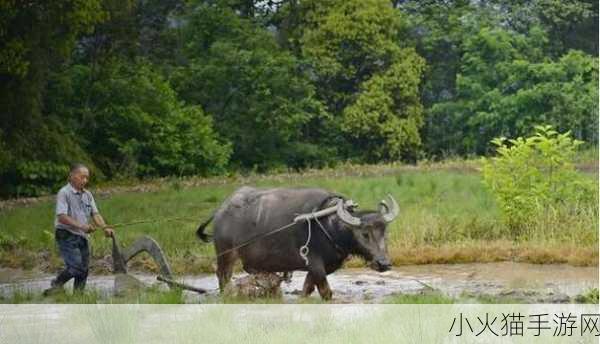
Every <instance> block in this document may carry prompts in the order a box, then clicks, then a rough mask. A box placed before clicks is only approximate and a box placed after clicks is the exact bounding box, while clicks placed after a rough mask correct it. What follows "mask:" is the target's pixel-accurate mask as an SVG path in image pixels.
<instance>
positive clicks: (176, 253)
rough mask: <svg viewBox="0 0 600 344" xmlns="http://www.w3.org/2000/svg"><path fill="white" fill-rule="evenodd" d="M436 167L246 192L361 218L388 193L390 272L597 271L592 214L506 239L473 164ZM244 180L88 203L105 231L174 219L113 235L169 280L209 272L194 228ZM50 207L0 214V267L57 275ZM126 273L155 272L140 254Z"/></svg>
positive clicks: (283, 180) (106, 251)
mask: <svg viewBox="0 0 600 344" xmlns="http://www.w3.org/2000/svg"><path fill="white" fill-rule="evenodd" d="M441 166H442V167H440V166H438V165H425V166H423V167H421V168H404V167H402V168H396V169H394V168H393V167H378V168H372V167H367V168H365V170H364V171H362V170H361V169H360V168H355V169H354V170H351V171H346V170H330V171H329V173H325V172H323V171H321V172H318V173H317V172H314V173H306V174H298V175H293V174H290V175H285V176H279V177H272V178H257V179H253V180H252V181H253V183H252V184H253V185H256V186H259V187H323V188H326V189H329V190H332V191H336V192H339V193H342V194H344V195H346V196H347V197H350V198H352V199H354V200H355V201H356V202H358V203H359V206H360V208H362V209H369V208H370V209H376V207H377V204H378V202H379V201H380V200H381V199H382V198H383V197H384V196H385V195H386V194H388V193H389V194H392V195H393V196H394V197H395V198H396V200H397V201H398V203H399V204H400V207H401V214H400V216H399V218H398V219H397V220H396V221H394V222H393V223H391V224H390V226H389V234H390V235H389V249H390V254H391V256H392V257H391V258H392V260H393V262H394V263H395V264H408V263H435V262H469V261H494V260H506V259H520V260H526V261H534V262H544V259H545V260H546V261H549V262H570V263H574V264H579V265H593V264H597V259H598V248H597V246H598V231H597V228H598V215H597V214H598V206H597V205H587V206H586V207H581V208H580V209H579V210H578V212H574V213H573V212H571V213H568V214H565V213H554V214H545V216H540V217H539V218H534V219H532V220H531V223H530V224H529V225H528V228H527V230H526V231H524V233H525V234H522V235H519V236H515V235H514V234H512V233H511V231H510V229H509V228H508V227H507V226H506V225H505V224H504V223H503V221H502V219H501V216H500V213H499V210H498V207H497V206H496V204H495V202H494V198H493V197H492V195H491V194H490V192H489V191H488V190H487V189H486V188H485V187H484V186H483V183H482V179H481V176H480V174H479V173H477V166H476V165H475V164H474V163H473V162H470V163H468V164H465V165H461V164H460V163H459V162H454V163H448V162H446V163H444V164H442V165H441ZM448 166H450V167H448ZM461 166H462V167H463V168H461ZM465 166H466V167H465ZM373 171H379V173H371V172H373ZM246 181H248V179H243V180H237V179H225V180H224V181H223V183H212V184H203V185H200V186H193V185H191V186H190V185H189V184H186V183H185V182H182V183H173V182H166V183H168V184H167V185H163V186H162V187H161V188H160V189H158V190H157V191H153V192H144V193H135V192H129V193H127V192H125V193H114V194H110V195H102V194H98V195H97V196H96V198H97V203H98V205H99V208H100V211H101V213H102V214H103V215H104V217H105V218H106V219H107V220H108V221H109V223H126V222H132V221H136V220H165V219H173V218H180V219H179V220H177V221H162V222H156V223H145V224H137V225H132V226H128V227H122V228H117V235H118V237H119V239H120V242H121V244H122V245H123V246H127V245H129V244H131V243H132V242H133V241H134V240H135V239H136V238H138V237H139V236H140V235H150V236H152V237H153V238H155V239H156V240H157V241H158V243H159V244H160V245H161V246H162V248H163V250H164V251H165V253H166V255H167V256H168V259H169V261H170V262H171V264H172V266H173V268H174V270H175V272H176V273H183V272H187V273H193V272H199V271H212V269H213V266H214V259H213V257H214V250H213V247H212V245H208V244H203V243H201V242H199V241H198V240H197V239H196V238H195V236H194V232H195V229H196V227H197V225H198V223H200V221H201V220H203V219H206V218H207V217H208V216H209V215H210V214H211V212H212V211H213V210H214V209H216V208H217V207H218V206H219V205H220V203H221V202H222V200H224V199H225V198H226V197H227V196H228V195H229V194H231V192H233V191H234V190H235V189H236V188H238V187H239V186H241V185H242V184H244V183H243V182H246ZM53 208H54V204H53V202H52V201H46V202H41V203H38V204H34V205H32V206H29V207H20V208H15V209H12V210H8V211H5V212H3V213H0V266H11V267H19V268H32V267H40V266H41V267H42V269H45V270H54V269H56V268H57V267H58V266H60V264H61V262H60V259H59V258H58V255H57V252H56V249H55V248H54V245H55V244H54V238H53V218H54V209H53ZM92 247H93V256H94V257H95V258H96V259H95V260H94V261H95V262H96V264H97V265H96V266H94V269H96V270H100V269H101V267H102V265H101V264H98V263H97V262H98V259H99V258H103V257H105V256H107V255H110V241H109V240H107V239H105V238H104V237H103V235H102V234H101V233H95V234H94V235H93V238H92ZM351 264H357V263H356V261H354V262H351ZM133 265H134V266H137V267H140V268H149V269H153V268H155V266H154V264H153V262H152V261H151V260H150V258H149V257H144V256H143V255H142V257H140V258H139V259H136V261H135V262H134V263H133Z"/></svg>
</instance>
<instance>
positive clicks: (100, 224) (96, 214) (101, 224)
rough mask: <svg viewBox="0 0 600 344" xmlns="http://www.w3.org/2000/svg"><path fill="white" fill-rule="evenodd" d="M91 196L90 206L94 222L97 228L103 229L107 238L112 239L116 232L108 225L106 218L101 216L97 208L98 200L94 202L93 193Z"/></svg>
mask: <svg viewBox="0 0 600 344" xmlns="http://www.w3.org/2000/svg"><path fill="white" fill-rule="evenodd" d="M89 195H90V206H91V207H92V220H94V223H95V224H96V226H98V227H100V228H102V230H103V231H104V235H106V237H111V236H112V235H113V234H114V230H113V229H112V228H110V227H108V226H107V225H106V221H104V218H102V215H100V212H99V211H98V207H97V206H96V200H94V196H92V194H91V193H90V194H89Z"/></svg>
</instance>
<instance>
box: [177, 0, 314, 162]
mask: <svg viewBox="0 0 600 344" xmlns="http://www.w3.org/2000/svg"><path fill="white" fill-rule="evenodd" d="M190 6H191V8H193V10H189V12H188V15H186V16H185V17H184V18H182V20H183V21H184V22H185V25H184V26H183V27H182V31H183V37H185V41H186V42H189V44H187V46H186V48H185V56H186V61H185V63H183V64H182V65H181V66H179V67H178V70H177V72H176V73H175V75H174V77H173V79H174V83H175V85H176V88H177V91H178V93H179V94H180V95H181V97H182V98H183V99H185V101H186V102H188V103H191V104H198V105H201V106H202V108H203V109H204V110H205V111H206V112H207V113H209V114H210V115H211V116H212V117H213V118H214V119H215V125H216V128H217V130H218V132H219V134H220V135H221V136H222V137H224V138H226V139H227V140H228V141H229V142H231V144H232V146H233V156H232V160H233V161H235V162H236V163H237V164H239V166H241V167H244V168H254V167H256V168H258V169H260V170H263V169H267V168H272V167H276V166H280V165H288V164H295V163H299V162H300V161H301V159H306V158H309V159H308V160H310V157H297V156H296V154H299V153H302V152H308V151H312V150H311V149H309V150H308V151H307V150H306V149H305V148H306V145H307V144H308V145H310V142H306V141H304V138H303V128H304V125H305V124H306V123H307V122H308V121H309V120H310V119H311V118H312V117H313V116H315V115H318V114H319V113H320V112H321V105H320V103H319V102H317V101H316V100H315V99H314V92H315V91H314V88H313V87H312V86H311V84H310V82H309V80H308V77H307V75H306V74H305V73H304V72H303V71H302V68H301V65H300V63H299V61H298V60H297V59H296V58H295V57H294V56H292V55H291V54H289V53H288V52H286V51H284V50H282V49H281V48H279V46H278V45H277V42H276V40H275V38H274V37H273V35H272V34H271V33H270V32H268V31H267V30H265V29H263V28H261V27H260V26H258V25H256V24H255V23H254V22H253V21H252V20H249V19H244V18H241V17H240V16H238V15H237V14H236V13H235V12H234V11H233V10H231V9H230V8H228V7H225V6H219V5H206V4H192V5H190ZM303 147H304V148H303ZM311 154H312V153H311Z"/></svg>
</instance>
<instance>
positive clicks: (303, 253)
mask: <svg viewBox="0 0 600 344" xmlns="http://www.w3.org/2000/svg"><path fill="white" fill-rule="evenodd" d="M314 215H315V213H314V211H313V214H312V216H313V217H314ZM314 218H315V219H316V217H314ZM306 223H307V224H308V237H307V238H306V243H305V244H304V245H303V246H300V250H299V251H298V253H300V257H302V259H304V264H305V265H306V266H308V252H309V249H308V244H310V234H311V230H310V219H308V218H307V219H306Z"/></svg>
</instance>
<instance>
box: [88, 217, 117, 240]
mask: <svg viewBox="0 0 600 344" xmlns="http://www.w3.org/2000/svg"><path fill="white" fill-rule="evenodd" d="M92 218H93V220H94V223H95V224H96V225H97V226H98V227H100V228H102V230H104V234H105V235H106V236H107V237H111V236H112V235H113V234H114V230H113V229H112V228H110V227H108V226H107V225H106V222H105V221H104V218H102V215H100V213H95V214H93V215H92Z"/></svg>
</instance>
